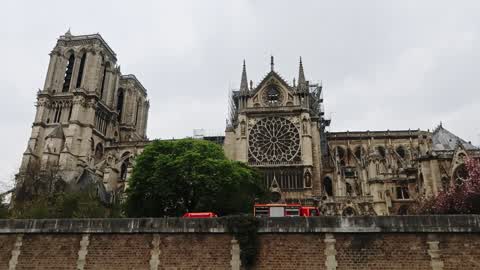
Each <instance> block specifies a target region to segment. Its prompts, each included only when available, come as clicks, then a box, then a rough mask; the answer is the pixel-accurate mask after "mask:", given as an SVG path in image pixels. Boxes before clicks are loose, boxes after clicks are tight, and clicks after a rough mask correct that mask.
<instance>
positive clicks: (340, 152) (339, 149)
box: [335, 146, 345, 160]
mask: <svg viewBox="0 0 480 270" xmlns="http://www.w3.org/2000/svg"><path fill="white" fill-rule="evenodd" d="M335 149H336V152H337V156H338V159H340V160H343V159H344V158H345V149H343V147H340V146H337V147H336V148H335Z"/></svg>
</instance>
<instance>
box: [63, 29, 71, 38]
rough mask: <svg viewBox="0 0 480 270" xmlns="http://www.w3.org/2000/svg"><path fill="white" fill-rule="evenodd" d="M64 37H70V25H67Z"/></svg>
mask: <svg viewBox="0 0 480 270" xmlns="http://www.w3.org/2000/svg"><path fill="white" fill-rule="evenodd" d="M64 36H66V37H71V36H72V32H70V27H68V30H67V32H65V35H64Z"/></svg>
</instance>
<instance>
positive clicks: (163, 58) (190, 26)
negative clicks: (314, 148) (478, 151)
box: [0, 0, 480, 189]
mask: <svg viewBox="0 0 480 270" xmlns="http://www.w3.org/2000/svg"><path fill="white" fill-rule="evenodd" d="M479 12H480V2H479V1H439V0H432V1H416V0H415V1H406V0H402V1H383V0H382V1H368V0H365V1H358V0H352V1H279V0H272V1H265V0H263V1H253V0H252V1H220V0H218V1H198V0H196V1H195V0H192V1H98V0H96V1H85V0H82V1H19V0H17V1H4V2H2V8H1V9H0V34H1V42H0V56H1V58H0V59H1V62H0V63H1V64H0V79H1V83H0V120H1V123H2V126H3V128H2V131H3V132H2V140H1V141H0V147H1V149H2V150H3V154H2V155H0V181H7V180H9V179H11V178H12V177H13V174H14V173H15V172H16V171H17V169H18V166H19V163H20V160H21V156H22V153H23V151H24V150H25V147H26V144H27V140H28V138H29V135H30V131H31V122H32V121H33V118H34V113H35V107H34V106H33V105H34V102H35V93H36V92H37V89H39V88H41V87H43V83H44V79H45V75H46V70H47V65H48V61H49V56H48V53H49V52H50V51H51V49H53V46H54V45H55V42H56V38H57V37H58V36H60V35H61V34H63V33H65V31H66V30H67V29H68V28H69V27H71V31H72V33H73V34H74V35H76V34H90V33H97V32H98V33H100V34H101V35H102V36H103V37H104V39H105V40H106V41H107V42H108V43H109V45H110V46H111V47H112V48H113V50H114V51H115V52H116V53H117V56H118V63H119V64H120V65H121V69H122V73H123V74H128V73H133V74H135V75H136V76H137V78H139V80H140V81H141V82H142V83H143V85H144V86H145V87H146V88H147V89H148V94H149V98H150V100H151V109H150V116H149V123H148V135H149V137H150V138H171V137H175V138H178V137H185V136H191V135H192V130H193V129H194V128H204V129H206V130H209V131H210V132H212V133H222V132H223V130H224V125H225V117H226V112H227V91H228V90H229V89H230V88H238V86H239V84H240V75H241V67H242V60H243V59H244V58H245V59H246V61H247V74H248V79H249V80H250V79H251V80H253V81H254V83H258V82H259V81H260V80H261V79H262V78H263V77H264V75H265V74H266V73H267V72H268V70H269V61H270V59H269V57H270V55H271V54H273V55H274V56H275V67H276V70H277V71H278V72H279V73H280V74H281V75H282V76H283V77H284V78H285V79H286V80H287V81H289V82H291V80H292V79H293V77H296V76H297V72H298V71H297V70H298V57H299V56H302V57H303V63H304V67H305V73H306V76H307V79H309V80H310V81H311V82H319V81H323V84H324V89H325V95H324V100H325V106H326V110H327V116H328V115H330V114H331V116H332V126H331V129H330V130H331V131H343V130H375V129H390V130H394V129H408V128H412V129H416V128H421V129H425V130H426V129H432V128H433V127H435V126H436V125H437V124H438V123H439V122H440V121H443V123H444V127H446V128H447V129H449V130H450V131H452V132H453V133H455V134H457V135H459V136H460V137H462V138H464V139H465V140H467V141H472V142H473V143H474V144H477V145H478V144H480V135H479V134H480V125H479V122H478V120H477V119H478V116H479V115H480V107H479V106H478V105H479V104H480V91H479V90H480V89H479V88H480V87H479V86H478V85H479V84H480V76H479V74H480V50H479V49H480V39H479V38H480V16H478V14H479ZM1 188H2V187H1V186H0V189H1Z"/></svg>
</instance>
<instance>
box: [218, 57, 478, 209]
mask: <svg viewBox="0 0 480 270" xmlns="http://www.w3.org/2000/svg"><path fill="white" fill-rule="evenodd" d="M322 91H323V87H322V85H317V84H310V83H309V81H307V80H306V79H305V74H304V68H303V63H302V60H301V59H300V66H299V74H298V82H297V84H296V83H295V80H294V81H293V83H292V84H289V83H287V82H286V81H285V80H283V79H282V77H281V76H280V75H279V74H278V73H277V72H276V71H275V70H274V65H273V57H272V65H271V71H270V72H269V73H268V74H267V75H266V76H265V78H264V79H263V80H262V81H261V82H260V83H259V84H258V85H256V86H253V84H252V82H251V81H250V84H248V82H247V73H246V67H245V63H244V66H243V71H242V77H241V84H240V89H239V90H236V91H233V92H232V98H231V104H230V109H231V110H230V111H231V113H230V119H229V121H228V122H227V128H226V131H225V140H224V149H225V153H226V155H227V156H228V157H229V158H230V159H234V160H239V161H243V162H247V163H248V164H250V165H251V166H254V167H257V168H259V169H260V170H261V171H262V172H263V173H264V181H265V185H266V186H267V187H268V188H270V190H271V191H272V192H273V193H274V194H276V195H277V196H275V199H274V201H275V202H287V203H302V204H307V205H308V204H310V205H318V206H320V209H321V211H322V214H323V215H358V214H361V215H391V214H406V213H408V211H409V207H410V204H411V203H412V202H413V201H414V200H415V199H416V198H418V197H420V196H424V195H425V196H431V195H433V194H437V193H438V192H439V191H440V190H442V189H445V188H446V187H447V186H449V185H454V184H461V182H462V180H464V179H465V165H464V158H465V157H467V156H470V157H477V158H478V157H480V151H479V149H478V148H476V147H474V146H473V145H472V144H471V143H469V142H466V141H464V140H462V139H461V138H459V137H458V136H456V135H454V134H452V133H451V132H449V131H448V130H446V129H445V128H444V127H443V126H442V125H441V124H440V125H439V126H438V127H437V128H436V129H435V130H433V132H430V131H422V130H385V131H354V132H349V131H347V132H326V131H325V128H326V127H327V126H328V125H329V124H330V120H329V119H326V118H325V117H324V110H323V98H322Z"/></svg>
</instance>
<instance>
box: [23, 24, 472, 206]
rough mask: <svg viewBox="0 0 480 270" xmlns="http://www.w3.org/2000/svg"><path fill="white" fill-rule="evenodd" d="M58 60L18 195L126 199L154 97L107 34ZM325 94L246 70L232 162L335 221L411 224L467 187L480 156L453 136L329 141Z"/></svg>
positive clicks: (347, 135) (66, 43)
mask: <svg viewBox="0 0 480 270" xmlns="http://www.w3.org/2000/svg"><path fill="white" fill-rule="evenodd" d="M50 56H51V58H50V64H49V67H48V72H47V76H46V79H45V85H44V87H43V89H42V90H40V91H39V92H38V93H37V112H36V115H35V120H34V123H33V127H32V134H31V136H30V139H29V141H28V145H27V149H26V151H25V153H24V154H23V160H22V164H21V168H20V172H19V173H18V175H17V187H18V186H20V185H22V183H26V182H25V179H27V178H28V177H29V175H31V173H32V172H38V173H40V174H41V173H45V172H48V171H50V170H53V169H54V170H55V175H56V177H57V178H59V179H62V180H63V181H65V182H67V183H69V184H70V185H73V186H75V185H80V186H81V185H85V184H86V183H94V184H96V185H97V186H98V187H99V188H100V189H101V190H102V192H103V193H105V194H118V193H122V191H123V190H124V189H125V187H126V183H127V182H126V180H127V178H128V176H129V174H130V172H131V168H132V161H133V159H134V158H135V157H136V156H137V155H138V154H140V153H141V152H142V151H143V149H144V147H145V145H147V144H148V143H149V141H148V139H147V137H146V127H147V120H148V109H149V101H148V99H147V91H146V89H145V88H144V87H143V86H142V84H141V83H140V82H139V81H138V80H137V78H136V77H135V76H134V75H122V74H121V71H120V68H119V66H118V65H117V58H116V54H115V53H114V51H113V50H112V49H111V48H110V47H109V46H108V44H107V43H106V42H105V41H104V40H103V38H102V37H101V36H100V35H99V34H94V35H79V36H74V35H72V34H71V33H70V32H67V33H66V34H65V35H62V36H60V38H59V39H58V41H57V44H56V46H55V47H54V49H53V50H52V52H51V54H50ZM322 90H323V89H322V86H321V85H318V84H313V83H310V82H309V81H308V80H307V79H306V77H305V72H304V68H303V64H302V62H301V60H300V65H299V71H298V80H297V82H295V81H294V82H293V83H292V84H290V83H288V82H287V81H285V80H284V79H282V77H281V76H280V75H279V73H277V72H276V71H275V69H274V63H273V57H272V59H271V70H270V71H269V72H268V73H267V75H266V76H265V77H264V78H263V80H262V81H261V82H260V83H259V84H257V85H256V86H254V85H253V84H252V83H251V82H250V84H249V83H248V80H247V71H246V67H245V63H244V65H243V71H242V75H241V83H240V88H239V89H238V90H235V91H232V95H231V100H230V117H229V119H228V121H227V127H226V130H225V137H224V138H223V140H219V141H222V142H223V147H224V150H225V154H226V156H227V157H229V158H230V159H233V160H238V161H242V162H245V163H247V164H249V165H250V166H253V167H257V168H258V169H259V170H260V171H261V172H262V174H263V178H264V184H265V186H266V187H267V188H268V189H269V190H270V191H271V192H272V194H273V195H274V196H272V198H273V200H274V201H275V202H296V203H302V204H307V205H317V206H319V207H320V209H321V211H322V213H323V214H324V215H355V214H369V215H390V214H405V213H408V211H409V207H410V205H411V204H412V202H414V201H415V199H417V198H419V197H421V196H432V195H434V194H436V193H438V192H439V191H441V190H443V189H446V188H448V187H449V186H451V185H456V184H461V183H462V181H464V180H465V178H466V169H465V164H464V158H465V157H467V156H473V157H479V156H480V150H479V149H478V148H476V147H474V146H473V145H471V144H470V143H469V142H466V141H464V140H462V139H461V138H459V137H458V136H456V135H454V134H453V133H451V132H449V131H448V130H446V129H445V128H443V126H442V125H440V126H438V127H437V128H436V129H435V130H434V131H433V132H429V131H421V130H396V131H392V130H386V131H355V132H349V131H347V132H326V130H325V128H326V127H327V126H328V125H329V124H330V120H328V119H325V118H324V111H323V104H322V103H323V98H322ZM205 139H207V138H205ZM110 197H111V196H110ZM105 198H107V199H108V198H109V196H105Z"/></svg>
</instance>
